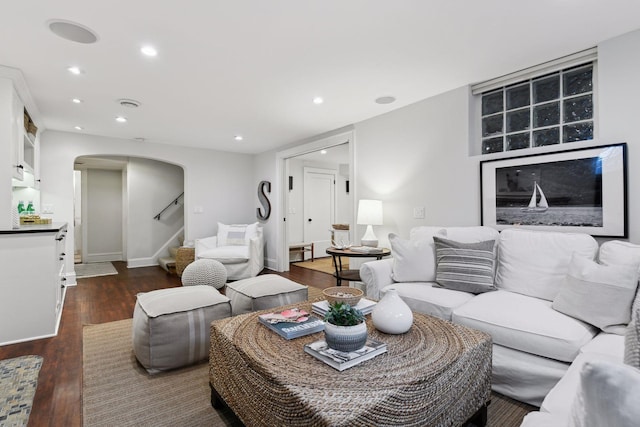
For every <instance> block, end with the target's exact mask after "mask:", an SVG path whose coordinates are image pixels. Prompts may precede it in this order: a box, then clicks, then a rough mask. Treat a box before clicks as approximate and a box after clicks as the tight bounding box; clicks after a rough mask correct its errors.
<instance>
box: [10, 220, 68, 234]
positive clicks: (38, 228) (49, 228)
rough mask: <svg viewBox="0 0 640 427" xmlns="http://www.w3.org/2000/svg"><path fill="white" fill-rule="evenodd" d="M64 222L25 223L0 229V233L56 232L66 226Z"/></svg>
mask: <svg viewBox="0 0 640 427" xmlns="http://www.w3.org/2000/svg"><path fill="white" fill-rule="evenodd" d="M66 226H67V223H66V222H54V223H52V224H25V225H21V226H20V227H18V228H12V229H8V230H7V229H5V230H0V234H23V233H49V232H58V231H60V230H62V229H63V228H66Z"/></svg>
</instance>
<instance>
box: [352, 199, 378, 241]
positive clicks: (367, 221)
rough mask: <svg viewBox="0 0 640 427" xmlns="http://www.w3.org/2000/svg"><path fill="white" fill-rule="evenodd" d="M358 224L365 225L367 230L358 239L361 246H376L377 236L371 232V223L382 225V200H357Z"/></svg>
mask: <svg viewBox="0 0 640 427" xmlns="http://www.w3.org/2000/svg"><path fill="white" fill-rule="evenodd" d="M356 222H357V223H358V224H359V225H366V226H367V231H365V233H364V236H362V239H360V244H361V245H362V246H371V247H374V248H375V247H377V246H378V238H377V237H376V235H375V234H373V227H372V225H382V201H381V200H360V201H359V202H358V218H357V221H356Z"/></svg>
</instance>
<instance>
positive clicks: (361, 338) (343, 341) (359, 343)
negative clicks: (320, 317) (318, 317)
mask: <svg viewBox="0 0 640 427" xmlns="http://www.w3.org/2000/svg"><path fill="white" fill-rule="evenodd" d="M324 321H325V325H324V336H325V341H327V345H328V346H329V347H330V348H332V349H334V350H338V351H345V352H349V351H355V350H358V349H360V348H362V347H364V345H365V344H366V343H367V324H366V323H365V321H364V314H362V312H361V311H360V310H358V309H357V308H355V307H351V306H350V305H349V304H346V303H343V302H335V303H333V304H331V305H329V310H327V314H325V316H324Z"/></svg>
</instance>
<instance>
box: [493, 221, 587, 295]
mask: <svg viewBox="0 0 640 427" xmlns="http://www.w3.org/2000/svg"><path fill="white" fill-rule="evenodd" d="M597 251H598V243H597V242H596V240H595V239H594V238H593V237H591V236H589V235H588V234H577V233H559V232H546V231H533V230H525V229H516V228H508V229H506V230H503V231H502V232H501V233H500V238H499V240H498V267H497V272H496V286H497V287H498V288H499V289H504V290H506V291H511V292H517V293H520V294H524V295H529V296H532V297H537V298H542V299H545V300H549V301H553V299H554V298H555V297H556V295H557V294H558V291H559V290H560V287H561V286H562V284H563V283H564V280H565V277H566V275H567V272H568V271H569V263H570V262H571V257H572V256H573V254H574V253H575V254H576V255H579V256H582V257H584V258H588V259H594V258H595V256H596V253H597Z"/></svg>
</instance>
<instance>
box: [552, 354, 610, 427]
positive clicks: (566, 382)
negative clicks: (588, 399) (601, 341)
mask: <svg viewBox="0 0 640 427" xmlns="http://www.w3.org/2000/svg"><path fill="white" fill-rule="evenodd" d="M590 360H608V361H611V362H618V363H620V359H619V358H616V357H614V356H608V355H604V354H597V353H583V354H579V355H578V356H577V357H576V358H575V360H574V361H573V363H572V364H571V366H569V369H568V370H567V372H566V373H565V374H564V375H563V376H562V378H561V379H560V381H558V383H557V384H556V385H555V386H554V387H553V388H552V389H551V391H549V393H547V395H546V396H545V398H544V400H543V401H542V405H540V411H543V412H549V413H551V414H553V415H554V416H556V417H558V418H561V419H563V420H564V421H565V423H566V422H568V420H569V417H570V415H571V404H572V403H573V400H574V399H575V396H576V394H577V393H578V389H579V388H580V372H581V371H582V368H583V366H584V364H585V363H586V362H587V361H590ZM565 425H566V424H565Z"/></svg>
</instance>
